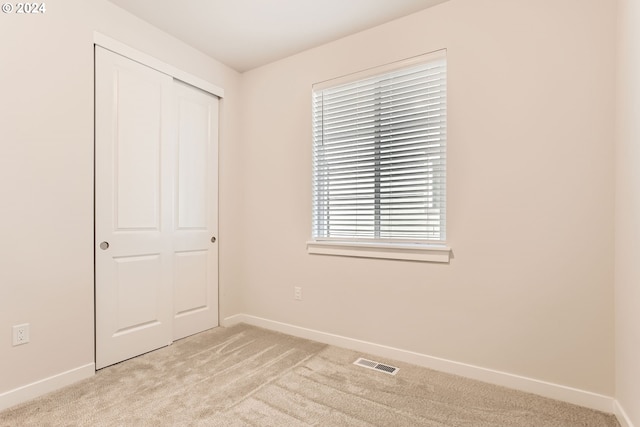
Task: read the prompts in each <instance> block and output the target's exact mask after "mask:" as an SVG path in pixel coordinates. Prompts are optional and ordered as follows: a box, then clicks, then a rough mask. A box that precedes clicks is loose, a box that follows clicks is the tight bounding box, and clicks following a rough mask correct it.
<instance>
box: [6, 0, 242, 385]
mask: <svg viewBox="0 0 640 427" xmlns="http://www.w3.org/2000/svg"><path fill="white" fill-rule="evenodd" d="M1 15H2V16H0V58H1V62H2V64H1V65H0V94H1V95H0V96H1V97H2V101H1V102H0V140H1V143H2V149H3V152H2V156H0V195H2V203H1V207H0V236H1V239H2V243H1V244H0V260H2V261H1V263H2V264H1V265H0V361H2V362H1V363H0V395H1V394H2V393H3V392H6V391H9V390H12V389H14V388H16V387H20V386H23V385H26V384H29V383H32V382H34V381H37V380H41V379H45V378H48V377H50V376H53V375H56V374H60V373H62V372H65V371H67V370H71V369H75V368H78V367H81V366H83V365H86V364H90V363H93V361H94V349H93V342H94V341H93V340H94V331H93V311H94V308H93V306H94V305H93V31H94V30H97V31H99V32H101V33H103V34H105V35H107V36H110V37H112V38H115V39H117V40H120V41H122V42H124V43H126V44H128V45H130V46H131V47H133V48H136V49H139V50H142V51H144V52H145V53H148V54H150V55H152V56H155V57H156V58H158V59H160V60H163V61H165V62H167V63H169V64H171V65H173V66H175V67H177V68H180V69H182V70H184V71H186V72H189V73H191V74H193V75H196V76H198V77H200V78H203V79H206V80H208V81H210V82H212V83H213V84H216V85H218V86H220V87H223V88H224V89H225V91H226V92H225V95H226V96H225V99H224V101H223V112H222V114H223V116H222V120H221V132H222V138H221V146H220V169H221V170H220V175H221V176H220V186H221V188H220V198H221V200H220V205H221V213H220V236H219V237H220V247H221V251H220V252H221V259H220V284H221V308H222V312H221V315H222V316H228V315H229V314H233V313H236V312H237V311H238V307H239V304H240V300H239V293H238V292H237V288H238V280H239V271H238V270H239V265H238V264H237V261H238V260H239V259H240V257H239V256H238V255H237V254H238V252H239V246H238V244H237V243H236V242H238V241H239V240H240V239H239V237H238V236H237V235H236V233H237V232H236V230H237V228H236V222H235V217H236V216H235V212H237V211H239V210H241V200H240V198H239V196H238V193H237V192H236V191H234V190H233V188H234V185H235V184H236V182H237V181H239V179H240V178H239V177H240V176H241V165H242V163H241V162H240V161H238V160H237V159H236V158H237V156H238V155H239V154H240V150H239V146H238V144H237V139H238V132H239V129H238V123H239V122H238V117H239V110H238V109H239V105H238V100H239V91H240V86H239V82H240V76H239V74H237V73H236V72H235V71H232V70H231V69H229V68H227V67H226V66H223V65H221V64H220V63H218V62H217V61H214V60H212V59H211V58H209V57H207V56H205V55H204V54H202V53H200V52H197V51H196V50H194V49H192V48H189V47H188V46H186V45H184V44H183V43H180V42H178V41H177V40H175V39H173V38H171V37H169V36H167V35H166V34H164V33H162V32H160V31H159V30H157V29H155V28H153V27H151V26H149V25H148V24H145V23H143V22H142V21H140V20H138V19H137V18H135V17H133V16H131V15H129V14H127V13H125V12H123V11H122V10H120V9H118V8H117V7H115V6H113V5H112V4H111V3H108V2H106V1H103V0H90V1H86V0H65V1H61V2H48V3H47V11H46V13H45V14H44V15H41V16H24V15H23V16H20V15H7V14H4V13H3V14H1ZM231 164H233V167H230V165H231ZM23 322H28V323H30V325H31V342H30V343H29V344H27V345H23V346H19V347H12V346H11V325H14V324H18V323H23Z"/></svg>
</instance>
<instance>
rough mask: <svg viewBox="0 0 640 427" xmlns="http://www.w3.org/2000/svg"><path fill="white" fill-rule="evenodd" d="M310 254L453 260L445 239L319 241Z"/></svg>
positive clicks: (404, 63) (389, 66) (342, 80)
mask: <svg viewBox="0 0 640 427" xmlns="http://www.w3.org/2000/svg"><path fill="white" fill-rule="evenodd" d="M441 57H446V49H442V50H439V51H436V52H432V53H430V54H426V55H420V56H418V57H415V58H410V59H408V60H403V61H398V62H396V63H391V64H387V65H385V66H381V67H374V68H372V69H369V70H364V71H361V72H358V73H354V74H351V75H347V76H344V77H342V78H338V79H331V80H328V81H325V82H322V83H317V84H315V85H314V89H320V90H321V89H323V88H325V87H331V86H335V85H337V84H343V83H348V82H351V81H355V80H361V79H364V78H367V77H369V76H370V75H374V74H379V73H382V72H385V71H391V70H393V69H396V68H402V67H408V66H411V65H413V64H415V63H420V62H424V61H425V60H434V59H437V58H441ZM307 252H308V253H309V254H315V255H335V256H346V257H357V258H378V259H388V260H407V261H420V262H434V263H449V262H450V259H451V248H450V247H449V246H448V245H447V243H446V241H444V240H438V241H435V240H434V241H426V242H415V241H414V242H392V241H391V242H384V241H380V240H376V241H374V242H366V241H361V240H335V239H330V238H324V239H323V238H318V239H314V240H310V241H308V242H307Z"/></svg>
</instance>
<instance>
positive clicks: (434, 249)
mask: <svg viewBox="0 0 640 427" xmlns="http://www.w3.org/2000/svg"><path fill="white" fill-rule="evenodd" d="M307 252H308V253H309V254H316V255H337V256H348V257H358V258H382V259H398V260H407V261H422V262H443V263H448V262H449V260H450V258H451V248H449V247H448V246H447V245H446V244H442V245H436V244H411V243H400V244H394V243H363V242H335V241H310V242H307Z"/></svg>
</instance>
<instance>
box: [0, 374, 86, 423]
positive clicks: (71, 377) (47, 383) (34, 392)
mask: <svg viewBox="0 0 640 427" xmlns="http://www.w3.org/2000/svg"><path fill="white" fill-rule="evenodd" d="M95 373H96V366H95V364H94V363H89V364H88V365H84V366H79V367H77V368H74V369H71V370H69V371H66V372H62V373H60V374H57V375H53V376H51V377H49V378H45V379H42V380H39V381H36V382H33V383H31V384H27V385H25V386H22V387H18V388H15V389H13V390H9V391H6V392H4V393H0V411H2V410H3V409H7V408H10V407H11V406H15V405H18V404H20V403H23V402H26V401H27V400H31V399H33V398H36V397H38V396H42V395H43V394H46V393H49V392H52V391H55V390H58V389H59V388H62V387H65V386H68V385H70V384H73V383H75V382H77V381H80V380H83V379H85V378H90V377H92V376H93V375H95Z"/></svg>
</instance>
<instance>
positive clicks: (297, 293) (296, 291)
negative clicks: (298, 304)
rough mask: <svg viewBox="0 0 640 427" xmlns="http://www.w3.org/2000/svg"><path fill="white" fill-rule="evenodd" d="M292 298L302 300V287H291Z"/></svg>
mask: <svg viewBox="0 0 640 427" xmlns="http://www.w3.org/2000/svg"><path fill="white" fill-rule="evenodd" d="M293 299H294V300H296V301H302V288H301V287H300V286H294V287H293Z"/></svg>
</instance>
